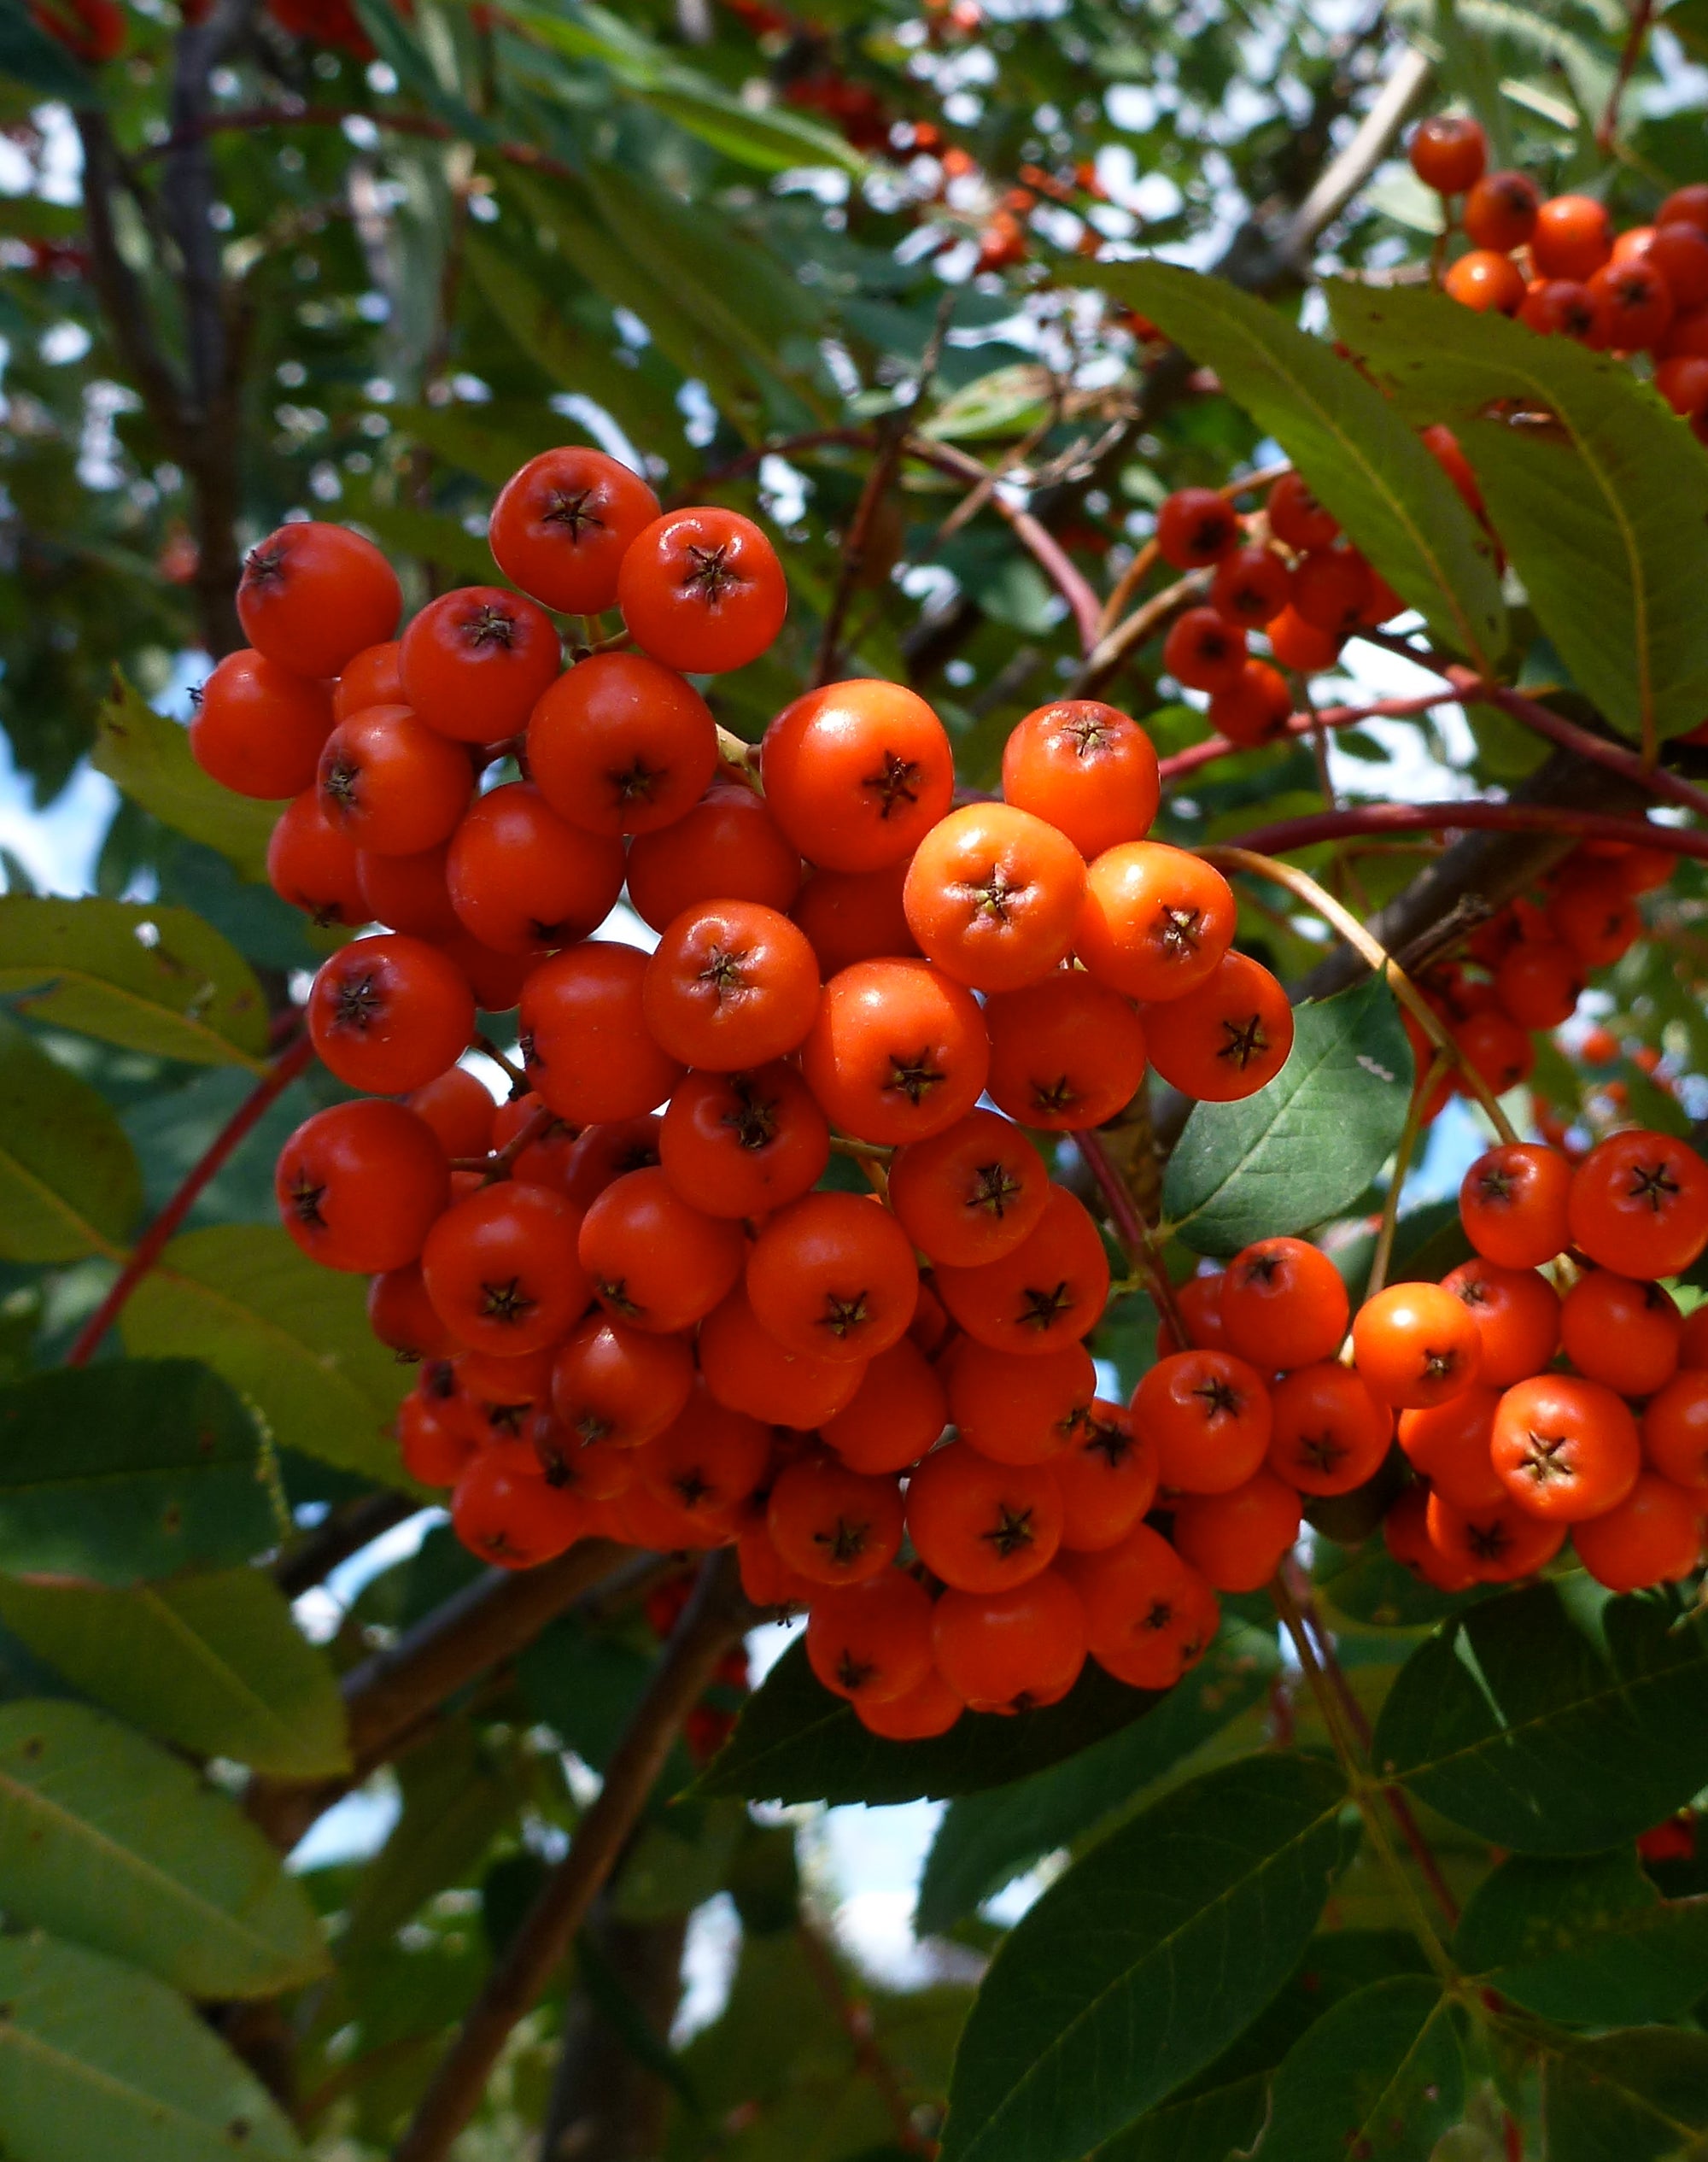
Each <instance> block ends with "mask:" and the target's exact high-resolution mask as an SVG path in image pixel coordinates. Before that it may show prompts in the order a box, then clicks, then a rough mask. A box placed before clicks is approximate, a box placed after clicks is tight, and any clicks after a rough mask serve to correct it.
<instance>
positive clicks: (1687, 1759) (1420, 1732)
mask: <svg viewBox="0 0 1708 2162" xmlns="http://www.w3.org/2000/svg"><path fill="white" fill-rule="evenodd" d="M1372 1752H1373V1755H1374V1758H1375V1761H1376V1762H1377V1764H1378V1766H1379V1767H1380V1768H1381V1770H1382V1773H1383V1777H1384V1778H1396V1779H1398V1780H1400V1781H1401V1783H1402V1784H1404V1785H1406V1786H1407V1787H1408V1788H1409V1789H1410V1790H1411V1791H1412V1792H1413V1794H1415V1795H1416V1796H1418V1799H1419V1800H1420V1801H1422V1802H1427V1803H1428V1805H1429V1806H1430V1808H1432V1809H1436V1810H1439V1811H1440V1812H1441V1813H1442V1815H1443V1816H1445V1817H1450V1818H1451V1819H1453V1821H1454V1823H1455V1824H1460V1825H1465V1827H1466V1829H1467V1830H1469V1831H1475V1832H1477V1833H1479V1834H1480V1835H1481V1836H1482V1837H1483V1838H1485V1839H1489V1840H1493V1841H1494V1842H1495V1843H1496V1844H1497V1845H1499V1846H1502V1847H1508V1848H1512V1849H1514V1850H1515V1851H1517V1852H1518V1853H1520V1854H1595V1853H1599V1852H1600V1850H1601V1849H1604V1848H1607V1847H1612V1846H1616V1845H1617V1844H1618V1843H1620V1842H1621V1841H1623V1840H1626V1839H1634V1838H1635V1837H1636V1835H1637V1834H1638V1833H1639V1832H1640V1831H1645V1830H1646V1829H1647V1827H1648V1826H1649V1825H1654V1824H1658V1823H1659V1822H1660V1820H1661V1819H1662V1818H1663V1817H1666V1816H1670V1814H1671V1813H1672V1812H1673V1811H1674V1810H1676V1809H1680V1808H1682V1807H1683V1806H1684V1804H1685V1803H1686V1802H1688V1801H1689V1800H1690V1799H1691V1797H1692V1796H1693V1795H1694V1794H1695V1793H1696V1792H1697V1791H1698V1790H1699V1788H1701V1787H1702V1786H1703V1785H1704V1784H1708V1615H1703V1614H1693V1615H1691V1616H1689V1617H1688V1618H1687V1619H1684V1620H1679V1619H1678V1618H1677V1609H1676V1604H1675V1602H1673V1600H1672V1599H1671V1597H1670V1596H1669V1595H1666V1594H1653V1593H1639V1594H1637V1595H1635V1597H1628V1598H1615V1597H1612V1596H1611V1594H1610V1593H1608V1592H1606V1591H1602V1590H1601V1589H1600V1586H1599V1585H1595V1584H1594V1583H1592V1582H1591V1581H1590V1580H1589V1579H1588V1578H1587V1577H1582V1576H1572V1577H1565V1578H1561V1579H1559V1580H1557V1581H1551V1582H1548V1583H1545V1584H1535V1585H1530V1586H1529V1587H1527V1588H1526V1589H1525V1590H1524V1591H1511V1592H1507V1593H1506V1594H1505V1595H1504V1596H1503V1597H1499V1598H1494V1599H1486V1600H1484V1601H1483V1602H1481V1603H1479V1604H1478V1605H1477V1606H1474V1607H1471V1608H1468V1609H1467V1610H1466V1611H1465V1613H1463V1614H1456V1615H1454V1618H1453V1619H1452V1620H1449V1621H1447V1622H1444V1623H1443V1624H1442V1626H1441V1627H1440V1628H1439V1629H1438V1630H1437V1631H1436V1632H1435V1634H1434V1635H1433V1636H1432V1637H1430V1638H1429V1639H1428V1640H1427V1641H1426V1642H1425V1643H1423V1644H1422V1645H1420V1646H1419V1648H1418V1650H1416V1651H1415V1652H1414V1653H1413V1655H1412V1656H1411V1658H1410V1659H1409V1660H1408V1661H1407V1662H1406V1664H1405V1666H1404V1667H1401V1670H1400V1674H1399V1677H1398V1679H1396V1681H1395V1684H1394V1686H1393V1688H1392V1689H1391V1690H1389V1695H1388V1698H1387V1701H1386V1702H1385V1703H1384V1704H1383V1708H1382V1714H1381V1717H1380V1718H1379V1720H1378V1722H1377V1726H1376V1737H1375V1741H1374V1743H1373V1744H1372Z"/></svg>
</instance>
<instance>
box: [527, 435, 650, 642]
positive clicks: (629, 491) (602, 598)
mask: <svg viewBox="0 0 1708 2162" xmlns="http://www.w3.org/2000/svg"><path fill="white" fill-rule="evenodd" d="M657 517H658V497H657V496H656V495H654V494H653V493H652V489H650V488H648V487H647V485H646V482H645V481H644V480H642V479H641V478H640V475H639V474H638V473H633V472H630V471H629V468H628V466H623V465H619V464H618V463H617V460H616V459H614V458H608V457H606V455H605V453H604V452H603V451H600V450H592V449H588V448H585V447H584V446H582V445H581V444H566V445H564V446H562V447H561V448H558V449H555V450H542V451H541V453H540V454H539V456H538V457H537V458H530V459H529V460H528V463H527V464H526V465H525V466H521V467H520V468H519V469H518V471H517V472H513V473H512V475H511V477H510V478H509V479H508V480H507V481H506V483H504V486H503V487H502V488H501V489H500V490H499V495H498V501H496V502H495V503H494V505H493V507H492V519H491V522H490V523H489V524H488V527H487V543H488V547H490V548H491V549H492V555H493V560H494V563H496V564H497V565H498V567H499V569H500V571H503V573H504V575H505V577H506V578H508V579H509V580H510V582H511V583H512V585H516V586H519V587H520V588H521V589H522V590H523V592H524V593H525V594H527V595H529V598H530V599H531V600H535V601H538V602H539V603H540V605H541V607H545V608H555V609H557V610H559V612H561V613H563V614H566V615H588V616H596V615H600V614H602V613H603V612H604V611H605V609H606V608H609V607H611V606H615V604H616V601H617V571H618V570H619V569H620V567H621V565H622V562H623V554H624V553H625V551H626V550H627V548H628V547H629V542H631V541H633V540H634V539H635V536H637V535H638V534H640V533H641V532H644V531H645V530H646V527H647V526H649V525H650V524H652V521H653V519H655V518H657Z"/></svg>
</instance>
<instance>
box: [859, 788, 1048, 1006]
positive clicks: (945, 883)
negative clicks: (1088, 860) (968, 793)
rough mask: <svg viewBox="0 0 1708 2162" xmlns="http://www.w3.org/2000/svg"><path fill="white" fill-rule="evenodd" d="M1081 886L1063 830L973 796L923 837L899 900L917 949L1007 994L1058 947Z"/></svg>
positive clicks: (962, 977) (958, 975)
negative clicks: (971, 799) (971, 802)
mask: <svg viewBox="0 0 1708 2162" xmlns="http://www.w3.org/2000/svg"><path fill="white" fill-rule="evenodd" d="M1084 898H1085V861H1084V858H1082V857H1081V856H1080V854H1079V850H1078V849H1077V848H1075V847H1074V846H1073V842H1072V841H1069V840H1068V839H1067V836H1066V835H1063V834H1062V833H1059V832H1058V831H1057V830H1056V828H1055V827H1054V826H1052V825H1049V824H1047V823H1045V822H1044V820H1043V819H1042V818H1036V817H1033V816H1032V813H1031V812H1030V811H1021V810H1018V809H1016V808H1015V806H1014V805H1012V804H1008V803H976V804H968V805H966V806H964V807H963V808H962V809H961V810H958V811H950V812H949V813H948V814H947V816H946V817H944V818H942V819H940V820H939V822H938V823H937V824H936V825H935V826H934V827H933V829H932V830H931V831H930V833H928V834H927V835H926V836H925V838H924V840H923V841H921V843H920V845H919V847H918V848H917V849H916V850H915V852H914V857H913V860H912V862H911V864H910V865H909V867H908V875H907V881H906V883H905V885H904V888H903V889H902V905H903V907H904V909H905V911H906V912H907V919H908V924H909V928H910V929H911V930H912V932H913V935H914V937H915V940H917V941H918V944H919V947H920V950H921V952H922V953H924V954H925V956H926V958H927V959H928V960H931V961H934V962H935V963H936V964H937V965H938V967H939V968H940V969H941V970H944V972H945V974H946V975H948V976H953V977H954V979H955V981H956V982H957V983H964V984H968V985H969V986H970V987H972V988H973V989H974V990H976V991H1015V990H1018V989H1019V988H1020V987H1021V985H1023V984H1028V983H1035V982H1036V981H1038V978H1039V977H1040V976H1044V974H1045V973H1046V972H1047V971H1048V970H1051V969H1053V968H1054V967H1055V966H1056V963H1057V962H1059V961H1060V960H1061V959H1062V957H1063V956H1064V955H1065V954H1066V952H1067V948H1068V946H1069V944H1070V942H1071V940H1072V939H1073V927H1074V923H1075V922H1076V920H1077V918H1078V916H1079V907H1080V904H1081V902H1082V901H1083V899H1084Z"/></svg>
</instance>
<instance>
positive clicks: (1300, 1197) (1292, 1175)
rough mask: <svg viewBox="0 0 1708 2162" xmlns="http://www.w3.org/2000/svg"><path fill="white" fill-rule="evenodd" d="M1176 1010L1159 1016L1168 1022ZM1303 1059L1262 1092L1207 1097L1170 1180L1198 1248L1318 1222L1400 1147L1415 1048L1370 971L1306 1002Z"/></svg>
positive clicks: (1172, 1202) (1172, 1209) (1222, 1246)
mask: <svg viewBox="0 0 1708 2162" xmlns="http://www.w3.org/2000/svg"><path fill="white" fill-rule="evenodd" d="M1155 1025H1156V1027H1157V1028H1161V1029H1166V1028H1167V1008H1166V1007H1163V1008H1161V1010H1160V1011H1158V1013H1157V1014H1156V1016H1155ZM1412 1079H1413V1061H1412V1050H1411V1046H1410V1045H1409V1044H1408V1043H1407V1040H1406V1032H1405V1030H1404V1029H1403V1028H1401V1025H1400V1013H1399V1008H1398V1006H1397V1005H1395V1000H1394V994H1393V993H1392V992H1390V991H1389V988H1388V987H1387V986H1386V984H1384V983H1381V982H1378V981H1377V980H1376V978H1375V977H1373V976H1371V977H1366V979H1365V981H1363V982H1362V983H1357V984H1354V986H1353V987H1352V988H1351V989H1350V990H1348V991H1342V992H1341V993H1338V994H1337V996H1336V997H1334V998H1332V999H1323V1000H1322V1001H1321V1002H1320V1003H1319V1004H1317V1005H1304V1006H1301V1007H1300V1008H1299V1009H1298V1011H1297V1014H1296V1034H1295V1037H1294V1040H1293V1052H1292V1056H1291V1057H1290V1058H1289V1059H1288V1061H1287V1063H1286V1064H1285V1065H1284V1067H1283V1068H1282V1069H1281V1071H1280V1072H1279V1073H1278V1075H1276V1076H1275V1078H1274V1080H1273V1081H1271V1082H1270V1083H1269V1084H1268V1086H1267V1087H1265V1088H1260V1089H1259V1090H1258V1092H1257V1093H1256V1094H1255V1096H1248V1097H1247V1098H1246V1099H1244V1101H1243V1103H1237V1104H1196V1105H1194V1107H1193V1110H1192V1113H1191V1116H1190V1117H1189V1118H1188V1120H1187V1121H1186V1124H1185V1128H1184V1131H1183V1132H1182V1134H1181V1136H1180V1139H1179V1142H1178V1143H1177V1144H1176V1145H1175V1148H1174V1152H1173V1155H1172V1156H1171V1157H1170V1158H1169V1160H1168V1169H1167V1174H1166V1175H1165V1176H1164V1179H1163V1182H1162V1208H1163V1213H1164V1215H1165V1216H1167V1218H1168V1220H1169V1222H1170V1224H1171V1226H1172V1227H1173V1232H1174V1233H1175V1235H1176V1236H1178V1237H1179V1239H1181V1240H1182V1241H1183V1242H1184V1244H1185V1245H1188V1246H1190V1247H1191V1248H1192V1250H1193V1251H1194V1252H1195V1253H1201V1254H1236V1253H1237V1252H1238V1251H1239V1250H1240V1248H1241V1247H1242V1246H1245V1245H1249V1244H1250V1242H1251V1241H1252V1240H1253V1239H1260V1238H1272V1237H1275V1236H1277V1235H1278V1234H1279V1233H1288V1232H1296V1231H1305V1230H1308V1229H1309V1228H1310V1227H1311V1226H1312V1225H1313V1224H1319V1223H1323V1222H1326V1221H1327V1219H1328V1218H1329V1217H1331V1216H1335V1215H1336V1214H1337V1213H1338V1212H1339V1211H1341V1210H1344V1209H1345V1208H1347V1207H1348V1205H1349V1204H1351V1203H1352V1202H1354V1201H1355V1200H1356V1199H1357V1198H1358V1197H1359V1196H1360V1194H1361V1193H1362V1192H1364V1190H1365V1188H1366V1186H1368V1185H1369V1184H1370V1181H1371V1180H1372V1178H1373V1177H1374V1176H1375V1175H1376V1173H1377V1172H1378V1171H1379V1170H1380V1169H1381V1168H1382V1166H1383V1163H1385V1162H1386V1161H1387V1159H1388V1158H1389V1157H1390V1156H1391V1155H1392V1154H1393V1152H1394V1149H1395V1145H1396V1144H1397V1142H1398V1141H1399V1139H1400V1133H1401V1128H1402V1127H1403V1126H1404V1124H1405V1121H1406V1108H1407V1104H1408V1103H1409V1102H1410V1100H1411V1093H1412Z"/></svg>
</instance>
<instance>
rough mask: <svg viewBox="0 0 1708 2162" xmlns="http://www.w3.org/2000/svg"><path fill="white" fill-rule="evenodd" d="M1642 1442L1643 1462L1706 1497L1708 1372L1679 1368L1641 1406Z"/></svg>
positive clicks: (1707, 1489) (1707, 1475) (1707, 1482)
mask: <svg viewBox="0 0 1708 2162" xmlns="http://www.w3.org/2000/svg"><path fill="white" fill-rule="evenodd" d="M1642 1444H1643V1461H1644V1462H1645V1463H1647V1464H1648V1465H1649V1466H1651V1467H1652V1469H1654V1470H1655V1471H1658V1472H1659V1473H1661V1474H1663V1475H1664V1477H1665V1478H1667V1479H1671V1480H1672V1481H1673V1482H1674V1483H1675V1484H1676V1485H1680V1486H1688V1487H1689V1488H1690V1489H1692V1491H1693V1492H1695V1493H1696V1494H1697V1495H1698V1496H1699V1497H1703V1496H1708V1373H1705V1372H1704V1371H1703V1370H1702V1368H1699V1367H1692V1366H1686V1367H1683V1368H1680V1370H1679V1371H1678V1372H1677V1373H1676V1374H1674V1375H1673V1377H1672V1379H1671V1380H1670V1381H1669V1382H1668V1383H1667V1384H1666V1386H1665V1387H1664V1388H1663V1389H1660V1390H1658V1391H1657V1392H1656V1393H1655V1395H1654V1396H1652V1397H1651V1398H1650V1399H1649V1401H1648V1403H1647V1404H1646V1405H1645V1406H1644V1407H1643V1415H1642Z"/></svg>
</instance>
